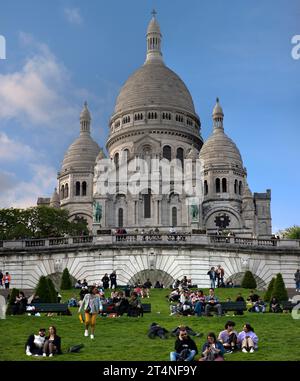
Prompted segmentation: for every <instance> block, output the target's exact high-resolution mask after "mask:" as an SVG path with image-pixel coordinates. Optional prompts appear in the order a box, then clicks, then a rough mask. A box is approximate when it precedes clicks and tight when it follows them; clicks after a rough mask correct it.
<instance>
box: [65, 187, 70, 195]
mask: <svg viewBox="0 0 300 381" xmlns="http://www.w3.org/2000/svg"><path fill="white" fill-rule="evenodd" d="M67 197H69V185H68V184H66V185H65V198H67Z"/></svg>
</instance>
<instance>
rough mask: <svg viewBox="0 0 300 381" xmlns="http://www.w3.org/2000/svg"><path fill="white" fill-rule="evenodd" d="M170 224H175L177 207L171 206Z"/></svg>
mask: <svg viewBox="0 0 300 381" xmlns="http://www.w3.org/2000/svg"><path fill="white" fill-rule="evenodd" d="M172 226H177V208H176V206H173V208H172Z"/></svg>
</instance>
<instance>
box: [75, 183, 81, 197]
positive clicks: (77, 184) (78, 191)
mask: <svg viewBox="0 0 300 381" xmlns="http://www.w3.org/2000/svg"><path fill="white" fill-rule="evenodd" d="M75 196H80V181H76V184H75Z"/></svg>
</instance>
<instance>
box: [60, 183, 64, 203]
mask: <svg viewBox="0 0 300 381" xmlns="http://www.w3.org/2000/svg"><path fill="white" fill-rule="evenodd" d="M60 198H61V199H62V200H63V199H64V198H65V186H64V185H62V186H61V188H60Z"/></svg>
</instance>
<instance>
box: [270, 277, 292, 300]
mask: <svg viewBox="0 0 300 381" xmlns="http://www.w3.org/2000/svg"><path fill="white" fill-rule="evenodd" d="M272 298H277V299H278V300H279V301H280V302H281V301H283V300H288V299H289V297H288V293H287V289H286V287H285V284H284V280H283V278H282V275H281V274H280V273H278V274H277V277H276V280H275V283H274V288H273V292H272Z"/></svg>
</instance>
